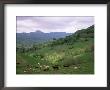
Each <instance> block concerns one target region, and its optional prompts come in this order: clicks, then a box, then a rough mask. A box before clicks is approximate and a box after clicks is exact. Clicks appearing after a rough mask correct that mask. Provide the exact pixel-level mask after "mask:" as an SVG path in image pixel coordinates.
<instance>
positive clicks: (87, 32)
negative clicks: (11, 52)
mask: <svg viewBox="0 0 110 90" xmlns="http://www.w3.org/2000/svg"><path fill="white" fill-rule="evenodd" d="M31 46H32V47H25V46H22V45H21V46H19V47H18V46H17V47H16V74H94V25H92V26H90V27H88V28H87V29H82V30H78V31H77V32H75V33H74V34H72V35H69V36H66V37H65V38H59V39H53V40H52V41H48V42H45V43H41V44H37V43H36V44H34V45H31Z"/></svg>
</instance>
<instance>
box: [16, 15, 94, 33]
mask: <svg viewBox="0 0 110 90" xmlns="http://www.w3.org/2000/svg"><path fill="white" fill-rule="evenodd" d="M93 24H94V17H92V16H91V17H87V16H85V17H84V16H83V17H75V16H51V17H50V16H49V17H48V16H47V17H46V16H17V32H19V33H20V32H34V31H36V30H41V31H43V32H75V31H76V30H79V29H82V28H87V27H89V26H91V25H93Z"/></svg>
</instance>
